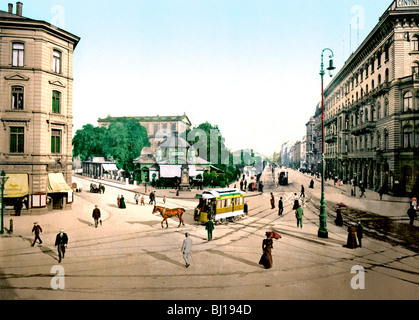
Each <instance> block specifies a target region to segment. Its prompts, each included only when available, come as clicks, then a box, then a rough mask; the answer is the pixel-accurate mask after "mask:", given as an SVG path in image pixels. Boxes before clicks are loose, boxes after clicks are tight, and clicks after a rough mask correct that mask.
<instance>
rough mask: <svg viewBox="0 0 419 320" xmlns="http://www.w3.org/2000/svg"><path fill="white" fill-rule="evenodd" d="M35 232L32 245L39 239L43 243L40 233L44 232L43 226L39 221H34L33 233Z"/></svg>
mask: <svg viewBox="0 0 419 320" xmlns="http://www.w3.org/2000/svg"><path fill="white" fill-rule="evenodd" d="M33 232H35V239H34V240H33V243H32V247H33V246H34V245H35V242H36V240H39V244H41V243H42V240H41V238H40V237H39V235H40V234H41V233H42V228H41V226H40V225H38V222H34V223H33V228H32V233H33Z"/></svg>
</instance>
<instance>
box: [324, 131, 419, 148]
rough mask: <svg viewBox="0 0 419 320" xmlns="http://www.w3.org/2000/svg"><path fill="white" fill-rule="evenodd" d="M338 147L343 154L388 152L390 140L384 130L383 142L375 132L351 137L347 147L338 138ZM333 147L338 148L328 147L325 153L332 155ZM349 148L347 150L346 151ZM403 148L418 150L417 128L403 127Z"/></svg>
mask: <svg viewBox="0 0 419 320" xmlns="http://www.w3.org/2000/svg"><path fill="white" fill-rule="evenodd" d="M339 146H340V147H341V148H342V147H345V150H344V151H345V152H348V151H362V150H373V149H374V148H376V149H378V150H380V149H383V150H389V148H390V140H389V133H388V131H387V129H385V130H384V134H383V140H382V138H381V133H380V132H378V131H377V132H376V134H374V133H371V134H368V135H364V136H360V137H351V138H350V145H349V146H348V140H346V142H345V146H343V145H342V139H341V138H339ZM335 147H338V146H330V145H328V146H327V147H326V153H328V154H330V153H334V151H335V150H336V149H335ZM348 147H349V149H348ZM403 148H404V149H410V148H419V126H417V127H416V129H413V127H412V126H411V125H406V126H404V127H403Z"/></svg>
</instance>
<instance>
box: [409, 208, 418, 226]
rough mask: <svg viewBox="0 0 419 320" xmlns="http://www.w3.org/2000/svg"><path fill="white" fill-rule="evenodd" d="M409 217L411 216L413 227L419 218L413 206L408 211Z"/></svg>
mask: <svg viewBox="0 0 419 320" xmlns="http://www.w3.org/2000/svg"><path fill="white" fill-rule="evenodd" d="M407 215H408V216H409V219H410V225H411V226H413V223H414V221H415V219H416V217H417V213H416V210H415V209H414V208H413V206H412V205H410V208H409V210H407Z"/></svg>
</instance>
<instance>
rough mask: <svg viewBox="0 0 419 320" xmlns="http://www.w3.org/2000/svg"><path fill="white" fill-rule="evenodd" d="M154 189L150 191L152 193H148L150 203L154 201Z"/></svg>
mask: <svg viewBox="0 0 419 320" xmlns="http://www.w3.org/2000/svg"><path fill="white" fill-rule="evenodd" d="M153 195H154V194H153V191H150V194H149V195H148V198H149V201H148V204H152V203H153Z"/></svg>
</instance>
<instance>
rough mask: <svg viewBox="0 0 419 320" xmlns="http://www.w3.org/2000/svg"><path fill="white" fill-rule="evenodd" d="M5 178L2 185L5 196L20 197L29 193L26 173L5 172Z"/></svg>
mask: <svg viewBox="0 0 419 320" xmlns="http://www.w3.org/2000/svg"><path fill="white" fill-rule="evenodd" d="M6 177H8V178H9V179H7V181H6V184H5V185H4V197H5V198H22V197H24V196H27V195H28V194H29V183H28V175H27V174H6Z"/></svg>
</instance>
